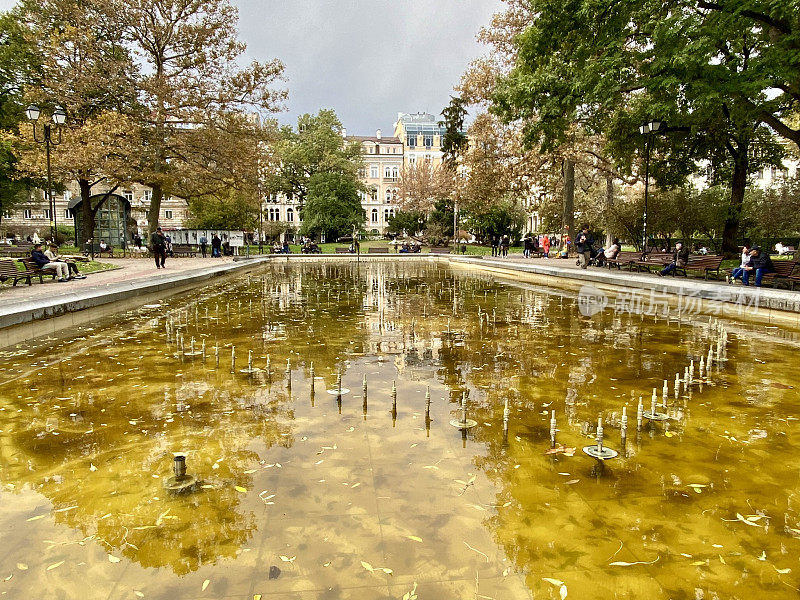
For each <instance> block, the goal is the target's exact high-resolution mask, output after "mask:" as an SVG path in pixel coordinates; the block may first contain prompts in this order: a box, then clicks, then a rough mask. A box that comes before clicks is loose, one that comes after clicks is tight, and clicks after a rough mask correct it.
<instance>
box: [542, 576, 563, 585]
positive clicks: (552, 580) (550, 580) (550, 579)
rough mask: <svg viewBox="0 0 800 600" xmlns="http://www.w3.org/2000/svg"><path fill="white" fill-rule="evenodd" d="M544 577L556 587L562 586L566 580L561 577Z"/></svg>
mask: <svg viewBox="0 0 800 600" xmlns="http://www.w3.org/2000/svg"><path fill="white" fill-rule="evenodd" d="M542 579H543V580H544V581H546V582H547V583H552V584H553V585H554V586H556V587H561V586H562V585H564V582H563V581H561V580H560V579H553V578H552V577H542Z"/></svg>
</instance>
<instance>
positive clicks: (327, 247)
mask: <svg viewBox="0 0 800 600" xmlns="http://www.w3.org/2000/svg"><path fill="white" fill-rule="evenodd" d="M318 246H319V248H320V250H322V253H323V254H335V253H336V248H348V247H349V246H350V243H349V242H347V243H341V244H338V243H336V242H326V243H324V244H318ZM386 247H388V248H389V252H390V253H392V254H394V253H395V246H394V245H393V244H392V243H391V242H390V241H389V240H365V241H363V242H361V253H362V254H366V253H367V252H368V250H369V248H386ZM450 247H451V248H452V244H451V245H450ZM265 248H266V246H265ZM289 249H290V250H291V251H292V254H298V253H299V252H300V245H299V244H289ZM522 250H523V249H522V247H521V246H520V247H513V246H512V247H511V248H509V250H508V252H509V254H522ZM420 252H421V253H423V254H424V253H426V252H430V246H422V249H421V251H420ZM491 253H492V249H491V247H489V246H478V245H472V244H467V252H466V254H468V255H473V256H487V255H490V254H491ZM239 254H240V255H246V254H247V247H244V248H240V249H239ZM250 254H258V246H250ZM459 254H460V250H459Z"/></svg>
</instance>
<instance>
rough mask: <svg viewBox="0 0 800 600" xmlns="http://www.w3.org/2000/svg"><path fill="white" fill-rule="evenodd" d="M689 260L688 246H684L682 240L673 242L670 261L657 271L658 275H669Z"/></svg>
mask: <svg viewBox="0 0 800 600" xmlns="http://www.w3.org/2000/svg"><path fill="white" fill-rule="evenodd" d="M687 262H689V247H688V246H686V247H684V245H683V242H678V243H676V244H675V253H674V254H673V255H672V262H671V263H669V264H668V265H667V266H666V267H664V268H663V269H661V270H660V271H659V272H658V275H659V277H664V275H669V274H670V273H672V272H673V271H674V270H675V269H677V268H678V267H680V268H683V267H685V266H686V263H687Z"/></svg>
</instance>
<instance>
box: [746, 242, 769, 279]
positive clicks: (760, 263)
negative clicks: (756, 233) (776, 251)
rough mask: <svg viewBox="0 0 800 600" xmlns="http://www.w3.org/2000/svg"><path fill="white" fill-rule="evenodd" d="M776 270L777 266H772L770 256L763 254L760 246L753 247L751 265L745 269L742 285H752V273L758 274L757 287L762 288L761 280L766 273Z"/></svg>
mask: <svg viewBox="0 0 800 600" xmlns="http://www.w3.org/2000/svg"><path fill="white" fill-rule="evenodd" d="M774 270H775V265H773V264H772V259H771V258H770V257H769V254H767V253H766V252H763V251H762V250H761V247H760V246H753V249H752V250H750V264H748V265H747V266H746V267H744V273H743V274H742V284H744V285H750V273H752V272H753V271H755V272H756V287H761V278H762V277H764V273H772V272H773V271H774Z"/></svg>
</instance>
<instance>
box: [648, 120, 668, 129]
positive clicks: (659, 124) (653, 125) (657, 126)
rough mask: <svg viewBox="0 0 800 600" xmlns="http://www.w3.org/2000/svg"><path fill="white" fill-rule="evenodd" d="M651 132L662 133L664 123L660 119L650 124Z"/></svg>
mask: <svg viewBox="0 0 800 600" xmlns="http://www.w3.org/2000/svg"><path fill="white" fill-rule="evenodd" d="M649 125H650V131H653V132H656V131H661V130H662V129H663V128H664V121H659V120H658V119H653V120H652V121H650V123H649Z"/></svg>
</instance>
